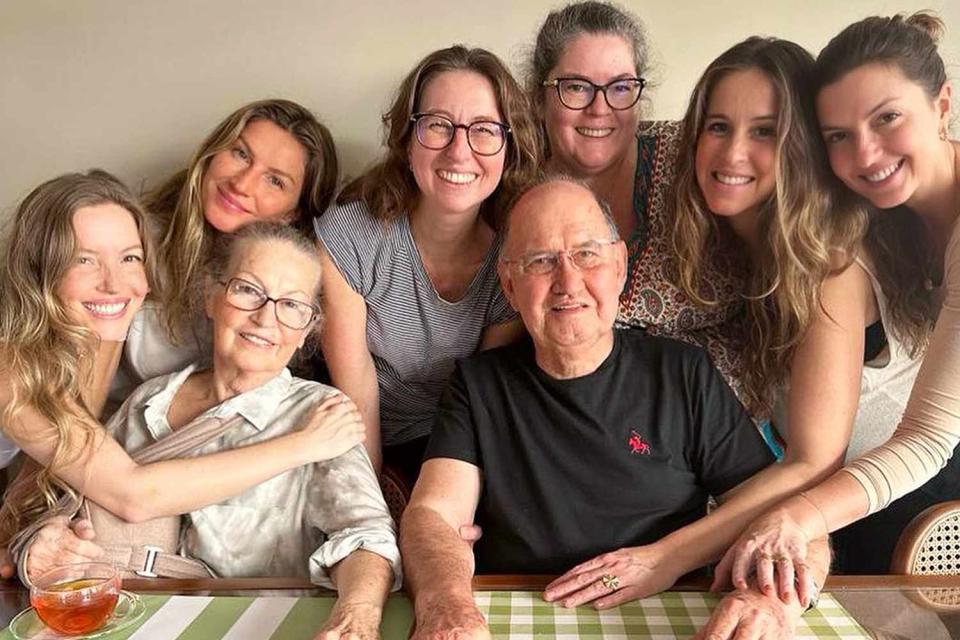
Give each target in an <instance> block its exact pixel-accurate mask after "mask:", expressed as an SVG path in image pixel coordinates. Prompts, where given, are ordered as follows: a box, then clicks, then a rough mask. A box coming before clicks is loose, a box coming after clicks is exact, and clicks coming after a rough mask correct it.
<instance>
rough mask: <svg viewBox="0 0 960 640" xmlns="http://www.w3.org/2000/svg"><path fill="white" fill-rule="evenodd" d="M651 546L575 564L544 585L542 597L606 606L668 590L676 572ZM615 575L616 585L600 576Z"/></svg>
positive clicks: (573, 604) (566, 603) (566, 604)
mask: <svg viewBox="0 0 960 640" xmlns="http://www.w3.org/2000/svg"><path fill="white" fill-rule="evenodd" d="M664 560H665V559H664V558H663V557H662V554H661V553H660V552H659V551H658V550H657V549H656V548H655V547H654V546H653V545H647V546H643V547H626V548H624V549H619V550H617V551H611V552H610V553H604V554H603V555H599V556H597V557H596V558H594V559H592V560H588V561H587V562H584V563H582V564H578V565H577V566H575V567H574V568H573V569H570V571H567V572H566V573H565V574H563V575H562V576H560V577H559V578H557V579H556V580H554V581H553V582H551V583H550V584H548V585H547V588H546V590H545V591H544V592H543V599H544V600H546V601H547V602H555V601H558V600H559V601H560V604H562V605H563V606H564V607H576V606H578V605H581V604H583V603H585V602H591V601H594V600H596V602H595V603H594V606H596V608H597V609H608V608H610V607H615V606H617V605H619V604H623V603H624V602H627V601H629V600H636V599H637V598H643V597H646V596H648V595H650V594H653V593H659V592H661V591H663V590H664V589H668V588H669V587H670V586H672V585H673V583H674V582H676V580H677V578H678V577H679V575H677V574H676V573H675V571H674V569H672V568H670V567H668V566H667V564H666V563H665V562H664ZM605 575H610V576H616V578H617V581H618V582H619V584H618V585H617V587H616V588H612V587H609V586H607V585H605V584H604V583H603V576H605Z"/></svg>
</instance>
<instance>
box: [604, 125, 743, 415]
mask: <svg viewBox="0 0 960 640" xmlns="http://www.w3.org/2000/svg"><path fill="white" fill-rule="evenodd" d="M680 128H681V123H680V122H645V123H641V125H640V129H639V131H638V134H637V145H638V149H637V172H636V182H635V187H634V192H633V206H634V211H635V212H636V214H637V227H636V231H635V232H634V234H633V237H632V238H630V241H629V242H628V243H627V248H628V250H629V255H630V262H629V266H628V274H627V283H626V285H625V287H624V290H623V293H622V294H621V296H620V310H619V314H618V316H617V326H619V327H638V328H643V329H645V330H646V331H647V332H649V333H651V334H653V335H659V336H667V337H670V338H676V339H678V340H683V341H684V342H688V343H692V344H696V345H699V346H701V347H703V348H704V349H706V350H707V352H708V353H709V354H710V356H711V358H712V360H713V363H714V365H715V366H716V367H717V368H718V369H719V370H720V373H721V374H723V377H724V379H725V380H726V381H727V383H728V384H729V385H730V386H731V388H732V389H733V390H734V392H736V394H737V396H738V397H740V398H741V399H742V395H741V391H742V385H741V383H740V379H739V377H740V375H739V374H740V371H741V364H740V358H739V354H740V352H741V346H742V344H743V338H742V333H741V332H742V329H743V322H744V304H743V298H742V297H741V293H742V292H743V291H744V289H745V279H744V278H745V273H744V268H745V264H744V263H743V261H742V260H741V259H740V258H739V257H738V256H737V255H735V254H734V253H732V252H729V253H722V252H719V251H717V252H714V255H712V256H710V259H709V260H706V261H705V262H704V264H705V265H706V269H707V271H706V274H705V277H704V278H703V279H702V282H703V287H704V288H703V290H702V295H703V296H704V297H705V298H706V299H708V300H709V299H716V300H718V301H719V304H717V305H714V306H711V307H701V306H699V305H697V304H696V303H695V302H694V301H692V300H690V298H689V297H687V295H686V294H685V293H684V292H683V290H682V289H681V288H680V287H679V285H678V284H677V283H678V282H679V277H678V271H677V262H676V257H675V254H674V251H673V247H672V245H671V240H670V234H671V233H672V226H673V221H672V219H671V218H670V215H671V208H672V200H673V183H674V175H675V170H676V161H677V155H678V152H679V149H678V147H679V144H680Z"/></svg>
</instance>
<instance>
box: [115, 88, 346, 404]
mask: <svg viewBox="0 0 960 640" xmlns="http://www.w3.org/2000/svg"><path fill="white" fill-rule="evenodd" d="M337 179H338V163H337V154H336V149H335V147H334V143H333V138H332V136H331V135H330V132H329V131H328V130H327V128H326V127H325V126H323V125H322V124H321V123H320V122H318V121H317V119H316V117H314V115H313V114H312V113H311V112H310V111H309V110H308V109H306V108H304V107H303V106H301V105H299V104H297V103H295V102H291V101H289V100H280V99H269V100H259V101H257V102H251V103H249V104H246V105H244V106H242V107H240V108H239V109H237V110H236V111H234V112H233V113H231V114H230V115H229V116H227V117H226V118H225V119H224V120H223V121H222V122H220V124H218V125H217V126H216V127H215V128H214V129H213V131H211V132H210V134H209V135H208V136H207V137H206V139H205V140H204V141H203V142H202V143H201V144H200V147H199V148H198V149H197V151H196V153H194V156H193V158H192V159H191V161H190V164H189V166H188V167H187V168H186V169H184V170H183V171H179V172H177V173H176V174H174V175H173V176H171V177H170V178H169V179H167V180H166V181H165V182H164V183H163V184H161V185H160V186H159V187H158V188H157V189H155V190H154V191H152V192H150V193H148V194H147V196H146V197H145V199H144V200H145V204H146V206H147V209H148V210H149V211H150V212H151V213H152V214H154V215H156V216H157V217H158V218H159V220H160V226H161V238H162V242H161V244H160V255H159V262H160V265H161V267H162V269H163V270H162V274H163V276H164V277H165V285H166V286H165V287H164V295H163V296H162V297H161V298H160V299H158V300H157V302H156V304H148V305H147V307H146V308H145V310H144V312H143V313H141V314H139V315H138V316H137V318H136V319H135V320H134V323H133V326H132V327H131V329H130V335H129V337H128V339H127V346H126V349H125V354H124V355H125V357H124V362H123V367H122V368H121V370H120V372H119V376H118V378H119V379H118V380H117V381H116V382H115V385H114V390H113V392H112V393H111V397H112V399H113V400H116V401H122V400H123V399H125V397H126V396H127V395H128V394H129V393H130V392H131V391H132V390H133V388H134V387H135V386H136V385H137V384H139V383H140V382H143V381H144V380H147V379H149V378H153V377H156V376H158V375H162V374H166V373H170V372H171V371H175V370H178V369H181V368H183V367H184V366H186V365H187V364H189V363H190V362H193V361H194V360H196V359H197V358H198V357H206V356H209V353H210V348H211V347H210V344H209V327H208V326H207V323H206V320H205V318H204V315H203V313H202V310H201V309H196V308H194V304H193V301H194V300H195V299H197V296H193V295H189V293H190V292H191V291H192V290H193V289H196V288H197V287H198V286H199V285H198V283H199V280H200V278H199V274H200V273H201V272H202V270H203V269H202V267H203V259H204V256H205V255H206V254H207V253H208V252H209V248H210V244H211V242H212V241H213V239H214V238H215V237H216V236H217V235H218V234H221V233H229V232H231V231H234V230H236V229H237V228H238V227H240V226H243V225H245V224H248V223H250V222H254V221H258V220H279V221H283V222H287V223H289V224H292V225H294V226H296V227H297V228H299V229H300V230H301V231H304V232H305V233H309V228H310V224H311V221H312V220H313V217H314V216H316V215H319V214H320V213H322V212H323V211H324V210H325V209H326V208H327V206H328V205H329V204H330V201H331V200H332V198H333V194H334V192H335V189H336V184H337ZM198 325H199V326H198Z"/></svg>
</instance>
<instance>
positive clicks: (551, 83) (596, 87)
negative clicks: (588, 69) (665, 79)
mask: <svg viewBox="0 0 960 640" xmlns="http://www.w3.org/2000/svg"><path fill="white" fill-rule="evenodd" d="M564 80H576V81H577V82H582V83H584V84H588V85H590V87H591V88H592V89H593V97H592V98H590V101H589V102H587V104H585V105H583V106H582V107H571V106H570V105H568V104H567V103H566V102H564V101H563V92H562V91H560V83H561V82H563V81H564ZM628 80H629V81H634V82H636V83H638V84H639V85H640V90H639V91H637V97H636V98H634V99H633V102H631V103H630V104H629V105H627V106H626V107H615V106H613V105H612V104H610V98H609V97H608V96H607V89H609V88H610V87H611V86H613V85H615V84H617V83H618V82H624V81H628ZM543 86H544V87H553V88H554V89H556V91H557V99H558V100H560V104H562V105H563V106H564V107H565V108H567V109H570V110H571V111H583V110H584V109H588V108H590V105H592V104H593V103H594V101H596V99H597V92H602V93H603V99H604V100H605V101H606V102H607V106H608V107H610V108H611V109H613V110H614V111H626V110H627V109H632V108H633V107H634V106H635V105H636V104H637V103H638V102H640V96H641V95H643V89H644V87H646V86H647V81H646V79H644V78H641V77H640V76H636V77H633V78H617V79H616V80H611V81H610V82H608V83H607V84H595V83H593V82H590V81H589V80H587V79H586V78H579V77H576V76H564V77H562V78H554V79H553V80H544V81H543Z"/></svg>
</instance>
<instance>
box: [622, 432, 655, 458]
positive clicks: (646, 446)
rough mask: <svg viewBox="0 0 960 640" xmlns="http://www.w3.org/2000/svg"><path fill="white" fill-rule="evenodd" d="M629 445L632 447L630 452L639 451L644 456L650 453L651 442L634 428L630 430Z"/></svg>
mask: <svg viewBox="0 0 960 640" xmlns="http://www.w3.org/2000/svg"><path fill="white" fill-rule="evenodd" d="M627 445H629V447H630V453H639V454H640V455H642V456H645V455H650V443H648V442H644V441H643V437H642V436H641V435H640V434H639V433H637V432H636V431H634V430H633V429H631V430H630V437H629V438H628V439H627Z"/></svg>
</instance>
